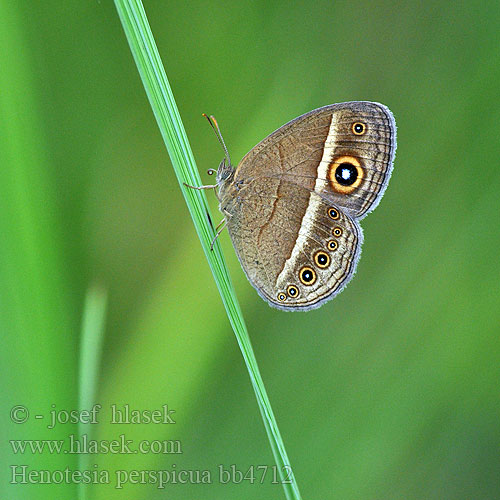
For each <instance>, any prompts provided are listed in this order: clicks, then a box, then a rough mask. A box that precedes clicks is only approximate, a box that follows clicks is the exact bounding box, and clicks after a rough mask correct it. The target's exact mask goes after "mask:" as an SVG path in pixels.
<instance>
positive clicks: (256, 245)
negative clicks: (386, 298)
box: [227, 177, 363, 310]
mask: <svg viewBox="0 0 500 500" xmlns="http://www.w3.org/2000/svg"><path fill="white" fill-rule="evenodd" d="M238 198H239V199H235V201H236V203H235V204H234V205H233V213H232V216H231V217H229V218H228V224H227V226H228V230H229V234H230V236H231V239H232V242H233V246H234V248H235V250H236V254H237V255H238V258H239V260H240V262H241V264H242V267H243V269H244V271H245V273H246V275H247V277H248V279H249V281H250V283H251V284H252V285H253V286H254V287H255V289H256V290H257V292H258V293H259V294H260V295H261V297H263V298H264V299H265V300H267V301H268V302H269V303H270V304H271V305H272V306H274V307H277V308H279V309H293V310H299V309H302V310H308V309H313V308H316V307H319V306H320V305H321V304H322V303H323V302H325V301H326V300H328V299H330V298H333V297H334V296H335V295H336V294H337V293H339V292H340V291H341V290H342V288H343V287H344V286H345V285H346V284H347V283H348V282H349V280H350V279H351V277H352V276H353V274H354V272H355V269H356V264H357V261H358V258H359V254H360V251H361V243H362V239H363V235H362V231H361V227H360V226H359V224H357V222H356V221H355V220H354V219H353V218H352V217H350V216H349V215H348V214H347V213H346V212H344V211H342V210H341V209H340V208H339V207H335V206H334V205H332V204H329V203H326V202H325V200H324V199H323V198H322V197H321V196H320V195H318V194H317V193H315V192H314V191H311V190H309V189H306V188H304V187H301V186H298V185H296V184H294V183H290V182H288V181H286V180H282V179H278V180H276V179H274V178H271V179H269V178H265V177H264V178H259V179H257V180H255V181H254V182H252V183H251V184H250V185H249V186H248V188H247V189H246V190H242V191H241V193H240V195H239V197H238ZM236 207H238V208H237V209H235V208H236ZM301 208H302V209H301Z"/></svg>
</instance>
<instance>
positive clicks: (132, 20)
mask: <svg viewBox="0 0 500 500" xmlns="http://www.w3.org/2000/svg"><path fill="white" fill-rule="evenodd" d="M115 5H116V8H117V10H118V14H119V16H120V19H121V22H122V25H123V29H124V31H125V34H126V36H127V39H128V42H129V45H130V50H131V52H132V54H133V56H134V59H135V62H136V65H137V68H138V70H139V74H140V75H141V78H142V82H143V85H144V88H145V89H146V93H147V95H148V98H149V101H150V104H151V107H152V109H153V112H154V114H155V117H156V121H157V122H158V126H159V128H160V131H161V134H162V136H163V140H164V141H165V145H166V146H167V150H168V153H169V155H170V159H171V161H172V165H173V167H174V171H175V174H176V176H177V179H178V181H179V184H180V187H181V190H182V193H183V195H184V199H185V200H186V203H187V206H188V209H189V212H190V214H191V217H192V219H193V222H194V225H195V228H196V231H197V233H198V236H199V238H200V241H201V244H202V247H203V250H204V252H205V255H206V257H207V260H208V263H209V265H210V268H211V270H212V273H213V275H214V278H215V282H216V283H217V287H218V289H219V292H220V294H221V297H222V301H223V303H224V307H225V308H226V311H227V315H228V318H229V321H230V323H231V326H232V327H233V330H234V332H235V334H236V338H237V340H238V344H239V346H240V349H241V352H242V354H243V357H244V359H245V363H246V366H247V369H248V372H249V374H250V379H251V381H252V385H253V388H254V390H255V394H256V396H257V401H258V403H259V408H260V411H261V414H262V418H263V421H264V425H265V428H266V431H267V434H268V437H269V441H270V443H271V448H272V450H273V454H274V457H275V460H276V464H277V467H278V469H279V472H280V475H281V479H282V484H283V488H284V490H285V494H286V497H287V498H288V499H300V493H299V489H298V487H297V484H296V482H295V478H294V476H293V473H292V472H291V468H290V462H289V460H288V457H287V454H286V451H285V447H284V445H283V441H282V439H281V435H280V433H279V430H278V426H277V424H276V420H275V418H274V415H273V411H272V409H271V405H270V402H269V399H268V397H267V394H266V391H265V388H264V383H263V381H262V377H261V376H260V373H259V369H258V366H257V361H256V359H255V355H254V353H253V350H252V346H251V344H250V339H249V337H248V333H247V330H246V326H245V322H244V320H243V316H242V313H241V310H240V307H239V304H238V301H237V299H236V295H235V293H234V289H233V286H232V284H231V280H230V278H229V274H228V271H227V268H226V264H225V261H224V257H223V255H222V252H221V249H220V245H219V243H218V241H216V242H215V245H214V249H213V251H211V250H210V243H211V240H212V238H213V235H214V231H213V227H212V225H211V222H210V218H209V209H208V205H207V201H206V197H205V194H204V193H203V192H201V191H197V190H194V189H189V188H186V187H185V186H184V183H186V184H190V185H195V186H198V185H201V180H200V177H199V175H198V170H197V168H196V164H195V161H194V157H193V153H192V151H191V148H190V146H189V142H188V139H187V136H186V132H185V130H184V126H183V124H182V121H181V118H180V115H179V111H178V109H177V106H176V104H175V101H174V97H173V94H172V91H171V89H170V85H169V83H168V80H167V75H166V74H165V70H164V68H163V65H162V63H161V59H160V56H159V54H158V50H157V48H156V44H155V42H154V39H153V35H152V33H151V29H150V27H149V23H148V20H147V18H146V13H145V12H144V8H143V6H142V3H141V1H140V0H115Z"/></svg>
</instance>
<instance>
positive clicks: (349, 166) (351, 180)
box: [328, 155, 364, 194]
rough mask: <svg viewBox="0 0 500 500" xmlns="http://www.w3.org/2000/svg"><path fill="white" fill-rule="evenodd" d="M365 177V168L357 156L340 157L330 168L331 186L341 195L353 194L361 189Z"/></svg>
mask: <svg viewBox="0 0 500 500" xmlns="http://www.w3.org/2000/svg"><path fill="white" fill-rule="evenodd" d="M363 177H364V170H363V167H362V166H361V162H360V160H359V159H358V158H356V157H355V156H347V155H346V156H338V157H336V158H335V159H334V160H333V162H332V163H330V166H329V168H328V179H329V180H330V185H331V187H332V188H333V190H334V191H335V192H337V193H339V194H351V193H352V192H353V191H354V190H355V189H356V188H357V187H359V185H360V184H361V181H362V180H363Z"/></svg>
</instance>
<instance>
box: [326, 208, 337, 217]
mask: <svg viewBox="0 0 500 500" xmlns="http://www.w3.org/2000/svg"><path fill="white" fill-rule="evenodd" d="M328 216H329V217H330V219H333V220H337V219H338V218H339V217H340V214H339V211H338V210H335V208H329V209H328Z"/></svg>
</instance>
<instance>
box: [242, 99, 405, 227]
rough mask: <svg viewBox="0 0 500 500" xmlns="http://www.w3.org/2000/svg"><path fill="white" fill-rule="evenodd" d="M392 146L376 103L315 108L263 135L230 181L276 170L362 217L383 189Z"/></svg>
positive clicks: (392, 135) (385, 114)
mask: <svg viewBox="0 0 500 500" xmlns="http://www.w3.org/2000/svg"><path fill="white" fill-rule="evenodd" d="M395 151H396V124H395V121H394V117H393V116H392V113H391V112H390V110H389V109H388V108H387V107H386V106H384V105H382V104H378V103H373V102H366V101H355V102H346V103H340V104H332V105H329V106H324V107H323V108H319V109H316V110H314V111H311V112H309V113H306V114H305V115H302V116H300V117H298V118H296V119H295V120H292V121H291V122H289V123H287V124H286V125H284V126H283V127H280V128H279V129H278V130H276V131H275V132H273V133H272V134H271V135H269V136H268V137H266V138H265V139H264V140H263V141H261V142H260V143H259V144H257V146H255V147H254V148H253V149H252V150H251V151H250V152H249V153H248V154H247V155H246V156H245V157H244V158H243V159H242V160H241V162H240V164H239V165H238V168H237V169H236V173H235V181H236V182H238V181H239V180H240V181H247V182H248V181H250V180H252V179H254V178H256V177H258V176H277V177H281V178H283V179H286V180H287V181H289V182H292V183H296V184H298V185H301V186H304V187H307V188H309V189H314V190H315V191H317V192H318V193H319V194H321V195H322V196H323V197H324V198H325V199H326V200H327V201H331V202H332V203H334V204H336V205H338V206H339V207H341V208H343V209H345V210H348V212H349V214H350V215H351V216H352V217H354V218H362V217H364V216H365V215H366V214H367V213H368V212H370V211H371V210H373V209H374V208H375V207H376V206H377V204H378V203H379V201H380V199H381V198H382V195H383V194H384V191H385V188H386V187H387V183H388V182H389V178H390V176H391V173H392V164H393V161H394V155H395Z"/></svg>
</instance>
